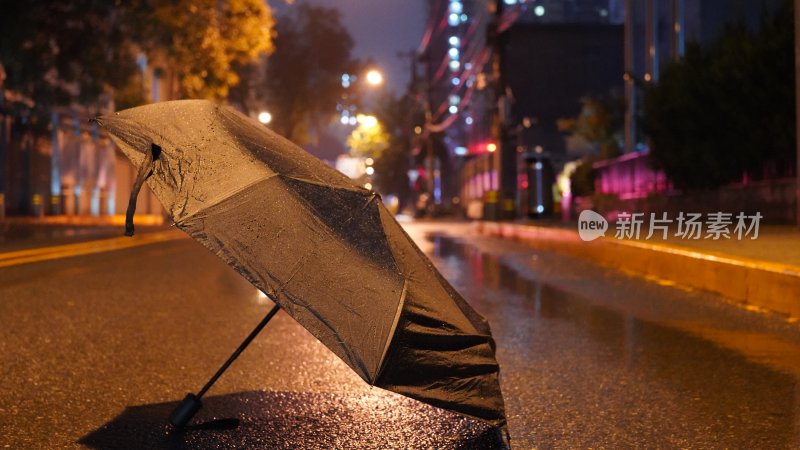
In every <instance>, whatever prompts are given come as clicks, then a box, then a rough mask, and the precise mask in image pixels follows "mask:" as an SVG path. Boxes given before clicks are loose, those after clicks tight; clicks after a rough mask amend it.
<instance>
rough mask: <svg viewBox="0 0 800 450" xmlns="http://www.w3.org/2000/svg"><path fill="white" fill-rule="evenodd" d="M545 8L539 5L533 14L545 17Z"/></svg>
mask: <svg viewBox="0 0 800 450" xmlns="http://www.w3.org/2000/svg"><path fill="white" fill-rule="evenodd" d="M544 12H545V11H544V6H542V5H538V6H537V7H535V8H533V13H534V14H536V15H537V16H538V17H542V16H543V15H544Z"/></svg>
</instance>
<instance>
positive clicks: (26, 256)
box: [0, 230, 186, 267]
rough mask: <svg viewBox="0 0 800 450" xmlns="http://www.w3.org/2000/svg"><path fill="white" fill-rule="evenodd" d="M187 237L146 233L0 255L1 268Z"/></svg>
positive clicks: (163, 232) (172, 231)
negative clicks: (131, 236)
mask: <svg viewBox="0 0 800 450" xmlns="http://www.w3.org/2000/svg"><path fill="white" fill-rule="evenodd" d="M184 238H186V235H184V234H183V233H180V232H177V231H175V230H169V231H159V232H155V233H144V234H141V235H136V236H135V237H133V238H130V237H126V236H120V237H116V238H111V239H101V240H97V241H89V242H81V243H78V244H66V245H56V246H52V247H42V248H34V249H28V250H19V251H14V252H7V253H0V267H9V266H16V265H20V264H29V263H34V262H40V261H49V260H52V259H61V258H71V257H75V256H82V255H91V254H94V253H104V252H111V251H115V250H122V249H126V248H132V247H139V246H142V245H150V244H155V243H158V242H166V241H173V240H176V239H184Z"/></svg>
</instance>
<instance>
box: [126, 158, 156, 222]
mask: <svg viewBox="0 0 800 450" xmlns="http://www.w3.org/2000/svg"><path fill="white" fill-rule="evenodd" d="M159 155H161V147H159V146H158V145H156V144H152V145H151V147H150V151H149V152H144V160H143V161H142V165H141V166H139V172H138V173H137V174H136V181H134V182H133V188H132V189H131V197H130V199H128V210H127V211H126V212H125V236H133V215H134V214H136V199H137V198H138V197H139V191H140V190H141V189H142V185H143V184H144V182H145V180H147V179H148V178H150V175H152V174H153V163H154V162H155V160H156V159H158V157H159Z"/></svg>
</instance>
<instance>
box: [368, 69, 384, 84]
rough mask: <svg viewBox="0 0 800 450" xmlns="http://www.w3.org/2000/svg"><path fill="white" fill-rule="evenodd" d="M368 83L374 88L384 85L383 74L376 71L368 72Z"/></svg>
mask: <svg viewBox="0 0 800 450" xmlns="http://www.w3.org/2000/svg"><path fill="white" fill-rule="evenodd" d="M367 83H369V84H370V85H372V86H378V85H381V84H383V74H382V73H380V72H379V71H377V70H375V69H372V70H370V71H369V72H367Z"/></svg>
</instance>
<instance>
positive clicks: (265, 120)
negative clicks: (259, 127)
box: [258, 111, 272, 125]
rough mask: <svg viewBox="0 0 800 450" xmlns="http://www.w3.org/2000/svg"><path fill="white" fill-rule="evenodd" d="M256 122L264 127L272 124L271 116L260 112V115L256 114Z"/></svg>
mask: <svg viewBox="0 0 800 450" xmlns="http://www.w3.org/2000/svg"><path fill="white" fill-rule="evenodd" d="M258 121H259V122H261V123H263V124H264V125H266V124H268V123H270V122H272V114H270V113H268V112H266V111H261V112H260V113H258Z"/></svg>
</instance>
